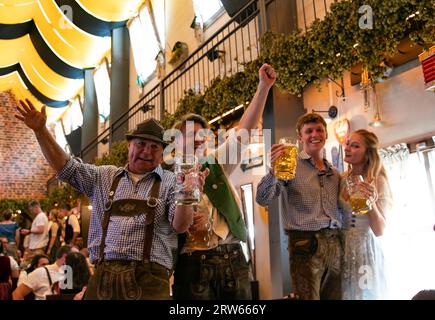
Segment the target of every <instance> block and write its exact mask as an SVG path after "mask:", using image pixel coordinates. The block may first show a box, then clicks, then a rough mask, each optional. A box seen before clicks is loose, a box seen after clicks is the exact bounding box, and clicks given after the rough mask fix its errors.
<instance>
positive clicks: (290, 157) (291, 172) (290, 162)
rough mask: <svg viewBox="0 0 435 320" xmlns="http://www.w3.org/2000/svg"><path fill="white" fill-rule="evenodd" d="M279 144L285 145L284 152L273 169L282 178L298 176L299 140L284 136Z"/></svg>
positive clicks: (287, 178)
mask: <svg viewBox="0 0 435 320" xmlns="http://www.w3.org/2000/svg"><path fill="white" fill-rule="evenodd" d="M279 144H283V145H284V146H285V149H284V153H283V154H282V155H280V156H279V157H278V159H277V160H276V162H275V164H274V167H273V171H274V174H275V176H276V177H277V178H278V179H281V180H292V179H294V178H295V176H296V167H297V156H298V145H297V140H296V139H293V138H290V137H282V138H281V139H279Z"/></svg>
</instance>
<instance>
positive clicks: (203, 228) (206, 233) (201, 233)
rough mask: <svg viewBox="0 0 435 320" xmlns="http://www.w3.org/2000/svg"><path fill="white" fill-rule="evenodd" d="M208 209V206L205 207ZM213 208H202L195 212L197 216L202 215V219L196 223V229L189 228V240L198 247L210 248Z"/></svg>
mask: <svg viewBox="0 0 435 320" xmlns="http://www.w3.org/2000/svg"><path fill="white" fill-rule="evenodd" d="M205 209H206V208H205ZM209 211H211V210H200V211H198V212H195V213H194V216H195V217H198V216H201V217H202V219H201V221H200V222H199V223H197V224H196V225H195V230H194V231H191V230H189V232H188V234H189V237H188V241H189V242H191V243H192V244H193V246H194V247H195V248H196V249H210V247H211V237H212V234H213V230H212V223H213V222H212V220H213V219H212V216H211V214H212V212H209Z"/></svg>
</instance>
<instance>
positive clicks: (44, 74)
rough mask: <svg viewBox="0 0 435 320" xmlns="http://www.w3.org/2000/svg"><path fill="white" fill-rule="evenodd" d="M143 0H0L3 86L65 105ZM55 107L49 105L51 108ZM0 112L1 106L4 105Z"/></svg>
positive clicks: (0, 84)
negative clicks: (117, 30)
mask: <svg viewBox="0 0 435 320" xmlns="http://www.w3.org/2000/svg"><path fill="white" fill-rule="evenodd" d="M143 2H144V0H123V1H119V0H105V1H95V0H90V1H88V0H81V1H78V0H14V1H12V0H0V50H1V52H2V54H1V55H0V89H1V90H2V91H5V90H12V92H13V93H14V94H15V95H16V96H17V98H18V99H23V98H30V100H31V101H33V102H34V103H35V105H36V106H37V107H40V106H41V105H42V104H46V105H47V106H49V107H63V106H65V105H67V104H68V103H69V101H68V100H69V99H71V98H74V97H75V96H76V95H77V94H78V93H79V92H80V90H81V89H82V87H83V76H84V72H83V71H84V69H86V68H93V67H95V66H97V65H98V64H99V63H100V61H101V59H102V58H103V57H104V56H105V55H106V54H107V52H108V51H109V50H110V45H111V40H110V33H111V30H112V29H114V28H118V27H121V26H124V25H125V24H126V22H127V20H128V19H129V18H131V17H132V16H133V15H134V14H135V13H136V12H137V9H138V8H139V7H140V6H141V5H142V3H143ZM49 109H50V108H49ZM0 112H1V110H0Z"/></svg>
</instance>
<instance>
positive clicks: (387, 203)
mask: <svg viewBox="0 0 435 320" xmlns="http://www.w3.org/2000/svg"><path fill="white" fill-rule="evenodd" d="M378 143H379V141H378V138H377V136H376V135H375V134H374V133H372V132H370V131H367V130H363V129H362V130H357V131H355V132H353V133H352V134H351V136H350V137H349V139H348V141H347V142H346V146H345V149H344V154H345V157H344V161H346V162H347V163H348V164H349V169H348V171H346V172H345V173H344V174H343V178H344V179H342V181H343V183H342V186H341V187H342V193H341V194H342V197H343V198H344V200H346V201H348V200H349V195H348V193H347V190H346V184H345V181H346V178H347V177H348V176H351V175H361V176H363V178H364V182H360V183H359V186H360V188H361V190H362V192H363V193H364V195H365V197H366V198H367V199H371V200H372V206H371V209H370V210H369V211H368V212H367V214H359V215H355V214H353V213H349V214H348V215H346V217H345V230H344V232H343V235H344V237H343V240H344V241H343V245H344V259H343V260H344V266H343V279H342V285H343V299H345V300H362V299H364V300H366V299H368V300H374V299H385V298H386V281H385V275H384V273H383V270H384V259H383V253H382V250H381V247H380V243H379V239H378V238H377V237H379V236H381V235H382V234H383V233H384V229H385V225H386V216H387V212H388V210H389V209H390V207H391V203H392V199H391V191H390V187H389V183H388V178H387V175H386V172H385V168H384V166H383V164H382V161H381V158H380V157H379V154H378ZM350 211H351V210H349V212H350Z"/></svg>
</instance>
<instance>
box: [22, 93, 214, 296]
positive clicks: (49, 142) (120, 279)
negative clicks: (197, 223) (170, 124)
mask: <svg viewBox="0 0 435 320" xmlns="http://www.w3.org/2000/svg"><path fill="white" fill-rule="evenodd" d="M20 103H21V106H22V108H18V112H19V114H17V115H16V117H17V118H18V119H20V120H22V121H23V122H24V123H25V124H26V125H27V126H28V127H29V128H31V129H32V130H33V131H34V132H35V135H36V137H37V139H38V142H39V144H40V146H41V149H42V151H43V154H44V156H45V158H46V159H47V160H48V162H49V163H50V165H51V166H52V167H53V168H54V170H56V172H57V177H58V178H59V179H60V180H62V181H65V182H67V183H69V184H71V186H73V187H74V188H75V189H77V190H78V191H80V192H82V193H84V194H86V195H87V196H88V197H89V199H90V200H91V203H92V214H91V222H90V228H89V238H88V250H89V253H90V259H91V261H92V262H94V263H96V271H95V274H94V275H93V277H92V278H91V279H90V281H89V285H88V289H87V291H86V293H85V299H169V298H170V295H169V276H170V270H171V269H172V268H173V253H174V252H175V251H176V248H177V233H181V232H185V231H186V230H187V229H188V227H189V225H190V224H191V223H192V221H193V211H192V207H191V206H176V205H175V200H174V187H175V175H174V174H173V173H172V172H169V171H167V170H163V169H162V168H161V166H160V163H161V161H162V156H163V148H164V146H165V145H166V143H165V142H164V141H163V128H162V127H161V126H160V124H159V123H158V122H157V121H156V120H154V119H148V120H146V121H144V122H142V123H140V124H139V125H138V126H137V127H136V129H135V130H133V131H132V132H130V133H129V134H127V141H128V164H127V165H126V166H125V167H123V168H122V167H121V168H117V167H115V166H100V167H97V166H94V165H90V164H83V163H81V162H80V161H77V160H76V159H72V158H70V157H69V156H68V155H67V154H66V153H65V152H64V151H63V150H62V148H61V147H60V146H59V145H58V144H57V143H56V141H55V140H54V138H53V137H52V136H51V134H50V133H49V131H48V130H47V128H46V126H45V123H46V114H45V107H43V108H42V110H41V112H39V111H37V110H36V109H35V108H34V106H33V105H32V104H31V103H30V102H29V101H27V103H26V102H23V101H20ZM207 174H208V171H205V172H204V173H201V175H200V182H201V185H203V183H204V179H205V177H206V176H207Z"/></svg>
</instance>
